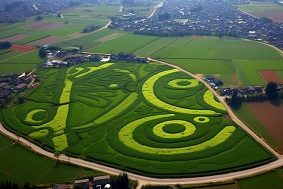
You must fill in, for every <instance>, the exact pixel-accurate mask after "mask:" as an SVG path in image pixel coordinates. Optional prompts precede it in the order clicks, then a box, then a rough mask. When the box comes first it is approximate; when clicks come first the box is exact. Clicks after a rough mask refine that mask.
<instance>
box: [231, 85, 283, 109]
mask: <svg viewBox="0 0 283 189" xmlns="http://www.w3.org/2000/svg"><path fill="white" fill-rule="evenodd" d="M278 98H283V92H278V91H277V83H275V82H272V81H271V82H269V83H268V84H267V86H266V89H265V94H263V93H256V94H251V95H245V96H243V95H242V96H239V95H238V90H235V91H234V92H233V94H232V96H231V98H230V99H227V102H228V104H230V105H231V106H237V105H240V104H241V103H242V102H258V101H265V100H276V99H278Z"/></svg>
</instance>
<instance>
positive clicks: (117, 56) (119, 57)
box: [110, 52, 148, 63]
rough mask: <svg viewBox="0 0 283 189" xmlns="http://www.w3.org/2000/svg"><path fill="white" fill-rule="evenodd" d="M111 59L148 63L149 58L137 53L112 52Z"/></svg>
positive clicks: (114, 60) (113, 60)
mask: <svg viewBox="0 0 283 189" xmlns="http://www.w3.org/2000/svg"><path fill="white" fill-rule="evenodd" d="M110 61H112V62H117V61H126V62H136V63H148V60H147V58H145V57H138V56H136V55H135V54H130V53H126V54H125V53H123V52H120V53H118V54H111V55H110Z"/></svg>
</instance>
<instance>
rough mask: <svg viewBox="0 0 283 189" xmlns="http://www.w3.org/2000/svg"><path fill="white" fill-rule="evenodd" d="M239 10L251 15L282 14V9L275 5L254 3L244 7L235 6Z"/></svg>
mask: <svg viewBox="0 0 283 189" xmlns="http://www.w3.org/2000/svg"><path fill="white" fill-rule="evenodd" d="M237 7H238V8H239V9H240V10H243V11H248V12H252V13H270V11H272V13H283V7H282V6H280V5H278V4H275V3H254V4H246V5H237Z"/></svg>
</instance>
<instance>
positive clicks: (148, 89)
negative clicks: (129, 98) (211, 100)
mask: <svg viewBox="0 0 283 189" xmlns="http://www.w3.org/2000/svg"><path fill="white" fill-rule="evenodd" d="M176 72H179V70H177V69H172V70H167V71H163V72H160V73H158V74H155V75H154V76H152V77H151V78H149V79H148V80H147V81H146V82H145V83H144V85H143V87H142V93H143V95H144V98H145V99H146V100H147V101H148V102H150V103H151V104H153V105H155V106H157V107H159V108H162V109H165V110H168V111H171V112H176V113H177V112H178V113H184V114H201V115H205V114H206V115H216V114H217V113H216V112H215V111H212V110H193V109H188V108H181V107H177V106H173V105H171V104H168V103H166V102H163V101H161V100H160V99H158V98H157V97H156V96H155V94H154V87H153V86H154V84H155V82H156V81H157V80H158V79H159V78H161V77H163V76H166V75H168V74H171V73H176Z"/></svg>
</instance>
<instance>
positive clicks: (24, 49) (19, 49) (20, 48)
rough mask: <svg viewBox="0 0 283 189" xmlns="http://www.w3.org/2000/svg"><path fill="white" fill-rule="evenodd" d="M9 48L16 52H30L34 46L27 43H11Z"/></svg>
mask: <svg viewBox="0 0 283 189" xmlns="http://www.w3.org/2000/svg"><path fill="white" fill-rule="evenodd" d="M10 49H11V50H13V51H17V52H30V51H33V50H35V49H36V48H35V47H32V46H27V45H19V44H12V47H10Z"/></svg>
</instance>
